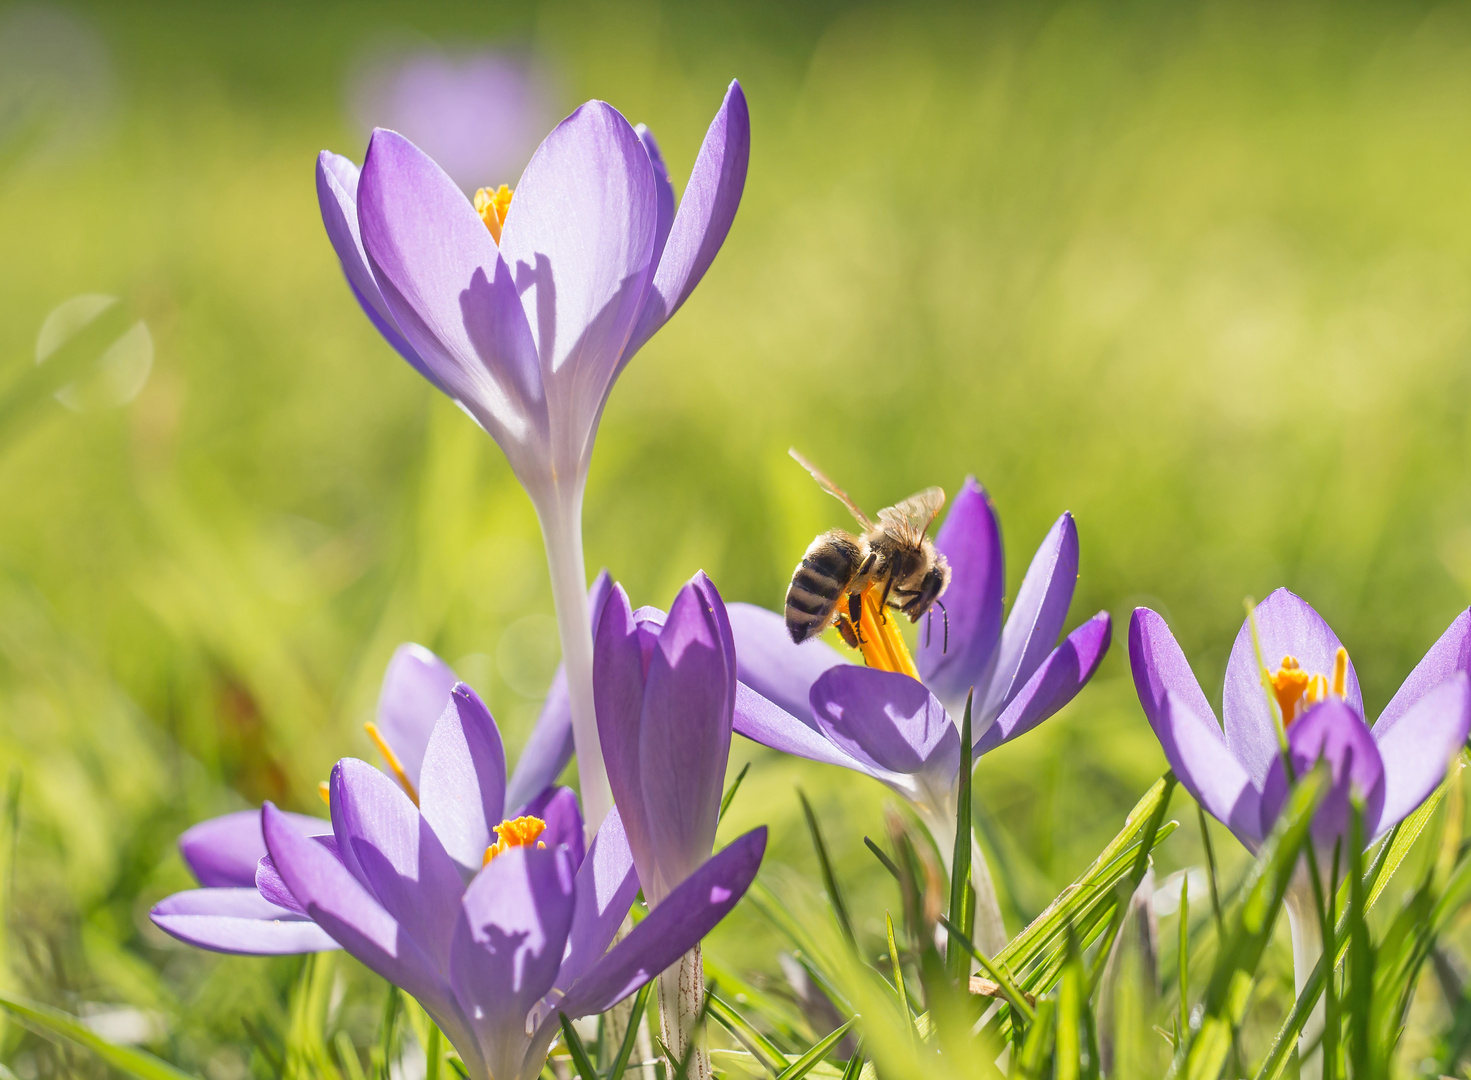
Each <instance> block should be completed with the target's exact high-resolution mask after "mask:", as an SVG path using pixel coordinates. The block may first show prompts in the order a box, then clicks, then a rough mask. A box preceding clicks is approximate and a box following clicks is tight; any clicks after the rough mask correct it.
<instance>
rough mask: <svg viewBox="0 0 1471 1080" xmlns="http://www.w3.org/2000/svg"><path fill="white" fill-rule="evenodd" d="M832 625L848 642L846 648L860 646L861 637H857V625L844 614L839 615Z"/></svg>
mask: <svg viewBox="0 0 1471 1080" xmlns="http://www.w3.org/2000/svg"><path fill="white" fill-rule="evenodd" d="M833 625H834V626H836V627H837V628H838V633H839V634H841V635H842V636H843V640H844V641H846V642H847V643H848V648H850V649H856V648H858V647H859V646H860V644H861V643H862V642H861V639H860V638H859V637H858V627H857V626H856V625H854V624H853V623H851V622H849V621H848V618H847V616H846V615H839V616H838V618H837V621H836V622H835V623H833Z"/></svg>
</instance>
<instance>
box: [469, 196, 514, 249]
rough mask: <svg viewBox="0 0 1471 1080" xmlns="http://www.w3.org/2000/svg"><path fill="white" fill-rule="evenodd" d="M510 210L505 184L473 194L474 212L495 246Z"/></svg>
mask: <svg viewBox="0 0 1471 1080" xmlns="http://www.w3.org/2000/svg"><path fill="white" fill-rule="evenodd" d="M510 210H511V189H510V188H509V187H507V186H506V185H505V184H502V185H501V186H500V187H498V188H488V187H483V188H481V189H480V190H479V191H477V192H475V212H476V213H477V214H479V215H480V220H481V221H483V222H485V227H486V228H487V229H489V230H490V235H491V237H492V238H493V239H494V240H495V242H496V243H497V244H499V243H500V242H501V229H502V228H503V227H504V226H505V224H506V214H508V213H509V212H510Z"/></svg>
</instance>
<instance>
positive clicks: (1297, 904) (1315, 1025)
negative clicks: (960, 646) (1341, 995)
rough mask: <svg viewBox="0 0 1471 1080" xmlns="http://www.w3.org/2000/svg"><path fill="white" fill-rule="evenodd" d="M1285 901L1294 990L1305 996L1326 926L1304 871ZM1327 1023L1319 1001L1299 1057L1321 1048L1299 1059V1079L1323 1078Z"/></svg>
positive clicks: (1305, 1028) (1305, 1026)
mask: <svg viewBox="0 0 1471 1080" xmlns="http://www.w3.org/2000/svg"><path fill="white" fill-rule="evenodd" d="M1285 900H1286V904H1285V906H1286V908H1287V925H1288V927H1289V928H1290V929H1291V931H1292V976H1293V988H1294V989H1295V990H1296V992H1297V994H1298V995H1299V996H1301V995H1302V991H1303V987H1304V986H1306V985H1307V981H1308V976H1310V975H1311V974H1312V973H1313V968H1314V967H1315V966H1317V963H1318V959H1319V958H1320V957H1321V956H1322V955H1323V925H1322V921H1321V919H1320V916H1319V911H1318V905H1317V902H1316V900H1315V899H1314V897H1313V888H1312V883H1311V882H1310V881H1308V879H1307V876H1306V875H1305V874H1304V873H1303V872H1302V871H1301V870H1299V872H1298V875H1297V876H1296V877H1295V878H1294V879H1293V882H1292V884H1291V885H1290V886H1288V889H1287V895H1286V897H1285ZM1326 1019H1327V1003H1326V1001H1325V1000H1324V999H1323V998H1322V997H1319V998H1318V1003H1317V1004H1316V1005H1314V1006H1313V1011H1312V1012H1311V1013H1310V1014H1309V1015H1308V1018H1307V1022H1306V1023H1304V1024H1303V1026H1302V1033H1301V1035H1300V1036H1299V1037H1298V1040H1297V1045H1298V1053H1299V1055H1301V1054H1303V1053H1304V1052H1305V1051H1306V1049H1307V1048H1308V1047H1309V1046H1313V1045H1314V1044H1317V1045H1316V1046H1314V1049H1313V1051H1312V1053H1311V1054H1309V1055H1308V1056H1307V1057H1306V1058H1301V1057H1300V1058H1299V1062H1298V1069H1299V1072H1298V1075H1299V1076H1300V1077H1301V1080H1319V1078H1320V1077H1322V1075H1323V1049H1322V1034H1323V1028H1324V1024H1325V1021H1326Z"/></svg>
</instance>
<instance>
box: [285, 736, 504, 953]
mask: <svg viewBox="0 0 1471 1080" xmlns="http://www.w3.org/2000/svg"><path fill="white" fill-rule="evenodd" d="M331 785H332V809H333V811H334V813H336V812H338V810H339V808H340V817H341V822H342V827H341V831H338V832H337V834H336V835H337V846H338V848H339V849H340V850H343V851H351V852H352V854H353V857H354V858H355V859H356V860H357V864H358V866H359V867H360V868H361V869H362V873H363V878H364V880H365V881H366V882H367V885H368V887H369V889H370V890H371V891H372V893H373V895H374V896H375V897H376V898H377V900H378V902H379V903H380V904H382V905H383V907H384V909H385V910H386V911H387V912H388V913H389V914H390V915H391V916H392V917H393V918H394V919H395V920H397V922H398V923H399V925H400V926H402V927H403V929H404V931H405V932H406V933H407V934H408V935H409V936H410V937H412V938H413V939H414V941H415V943H416V944H417V945H418V946H419V948H420V949H422V950H423V951H424V953H425V955H427V956H429V957H430V958H431V959H432V960H433V961H434V962H435V964H436V965H437V966H438V969H439V970H440V971H441V972H443V971H448V970H449V968H448V964H449V948H450V938H451V936H452V935H453V933H454V926H455V922H456V921H457V920H458V918H459V910H460V896H461V894H462V893H463V892H464V889H465V881H464V878H462V877H461V876H460V870H459V867H458V866H456V864H455V861H454V860H453V859H452V858H450V856H449V854H448V853H447V852H446V851H445V850H444V847H443V845H442V844H440V842H439V838H438V837H437V836H435V835H434V830H433V829H431V828H430V827H429V824H428V822H426V821H425V820H424V818H423V816H422V815H421V814H420V813H419V809H418V807H416V806H415V805H414V804H413V803H412V802H410V801H409V798H408V796H407V795H405V794H404V793H403V791H402V790H401V789H400V788H399V787H398V785H397V784H395V783H394V782H393V781H392V780H390V779H388V777H386V776H384V775H383V773H381V772H379V771H378V770H377V769H375V768H373V767H372V766H371V765H369V764H368V763H367V762H364V761H358V760H357V759H355V758H343V759H342V760H341V761H339V762H338V763H337V765H336V766H335V767H334V768H333V770H332V779H331ZM484 854H485V852H484V850H483V849H482V850H481V855H482V857H483V856H484ZM276 863H277V867H278V869H280V871H281V876H282V877H283V878H285V879H286V883H287V885H288V886H290V887H291V891H292V892H293V893H294V894H295V895H296V898H297V899H298V900H300V901H302V903H306V898H305V897H303V896H302V895H301V893H300V892H298V891H297V889H296V887H295V885H294V884H292V881H291V877H290V875H289V874H287V873H286V868H285V867H284V866H281V865H280V860H279V859H277V860H276ZM308 910H310V907H308ZM344 944H345V943H344Z"/></svg>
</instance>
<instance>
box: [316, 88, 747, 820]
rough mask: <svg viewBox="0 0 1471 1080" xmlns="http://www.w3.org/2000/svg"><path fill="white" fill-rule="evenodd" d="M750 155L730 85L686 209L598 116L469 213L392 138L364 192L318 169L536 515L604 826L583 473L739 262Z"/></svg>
mask: <svg viewBox="0 0 1471 1080" xmlns="http://www.w3.org/2000/svg"><path fill="white" fill-rule="evenodd" d="M749 151H750V122H749V117H748V115H747V111H746V103H745V97H744V95H743V94H742V92H741V89H740V86H739V85H738V84H736V83H732V84H731V86H730V88H729V90H728V92H727V93H726V96H725V100H724V102H723V103H722V104H721V107H720V110H719V111H718V112H717V113H716V115H715V119H714V121H713V122H712V123H711V125H710V129H709V131H708V133H707V134H706V136H705V141H704V144H703V145H702V147H701V148H700V153H699V155H698V157H697V158H696V161H695V166H694V170H693V172H692V173H691V176H690V181H689V184H688V185H687V187H686V189H685V192H684V198H683V199H682V200H680V201H679V203H678V206H677V209H676V202H675V198H674V189H673V185H672V184H671V183H670V180H669V176H668V173H667V171H666V170H665V168H664V162H663V158H662V157H661V155H660V153H659V149H658V146H657V144H656V143H655V141H654V138H653V136H652V135H651V134H650V133H649V132H648V131H647V130H644V129H642V128H640V129H635V128H633V127H632V126H630V125H629V123H628V122H627V121H626V120H625V119H624V118H623V117H622V115H620V114H619V113H618V111H617V110H616V109H614V108H612V106H610V105H607V104H605V103H603V102H600V101H591V102H588V103H587V104H585V105H583V106H582V107H580V108H579V109H578V110H577V111H576V112H574V113H573V114H572V115H571V116H569V117H568V118H567V119H566V120H564V121H562V123H561V124H559V125H558V126H557V127H556V128H555V129H554V130H553V131H552V133H551V134H550V135H548V136H547V137H546V139H545V140H544V141H543V142H542V144H541V147H540V148H539V149H538V150H537V152H536V154H535V155H534V156H533V157H532V159H531V163H530V164H529V165H528V166H527V167H526V171H525V172H524V173H523V174H522V176H521V179H520V181H519V182H518V183H517V185H516V187H515V190H514V194H513V193H512V191H511V189H509V188H507V187H504V186H502V187H501V188H499V189H495V190H492V189H490V188H486V189H482V190H481V191H480V192H477V194H476V198H475V202H474V204H472V203H471V201H470V200H469V199H466V197H465V196H464V194H463V193H462V192H461V191H460V189H459V188H458V187H457V186H456V185H455V183H454V181H453V180H452V179H451V178H450V177H449V176H448V175H446V174H445V172H444V171H443V170H442V169H441V168H440V167H439V166H438V165H436V164H435V163H434V162H433V161H432V160H431V159H430V158H429V157H428V156H426V155H425V154H424V153H423V152H422V151H420V150H419V149H418V148H417V147H415V146H414V145H413V144H412V143H410V142H409V141H408V140H407V139H405V138H404V137H403V136H401V135H399V134H397V133H395V132H392V131H386V130H382V129H379V130H376V131H375V132H374V133H373V137H372V140H371V142H370V143H369V146H368V154H367V158H366V159H365V161H364V163H363V168H362V172H361V174H359V172H358V170H357V168H356V167H355V166H354V165H353V164H352V163H351V162H350V161H348V160H347V159H346V158H342V157H339V156H337V155H334V154H330V153H326V152H324V153H323V154H322V155H321V156H320V158H319V159H318V162H317V193H318V198H319V201H320V203H321V208H322V218H323V221H324V223H325V224H326V227H327V235H328V237H329V238H330V239H331V241H332V245H333V247H334V248H335V249H336V251H337V255H338V258H339V259H340V260H341V262H342V266H343V270H344V272H345V273H346V276H347V279H348V284H349V286H350V287H351V288H352V290H353V293H354V294H355V295H356V297H357V299H358V301H359V303H360V304H362V306H363V310H364V311H365V312H366V314H367V316H368V318H369V319H370V320H371V321H372V323H373V325H374V326H376V327H377V328H378V330H379V331H380V332H381V333H382V334H383V336H384V337H385V338H386V339H387V340H388V342H389V343H390V344H391V345H392V346H393V347H394V348H395V349H397V350H398V352H399V353H400V354H401V355H402V356H403V357H404V358H405V359H406V360H408V362H409V363H410V364H412V365H413V366H414V368H415V369H416V370H418V371H419V373H420V374H422V375H423V376H424V377H425V378H427V379H428V380H429V381H430V382H431V383H433V384H434V385H435V386H436V387H438V388H439V389H440V390H441V391H442V392H444V393H445V394H446V395H448V396H449V397H450V398H452V399H454V401H455V402H456V403H457V404H459V405H460V407H461V408H463V409H464V410H465V412H466V413H468V414H469V415H470V416H471V417H472V418H473V419H474V420H475V421H476V423H478V424H479V425H480V426H481V427H483V428H484V429H485V430H486V431H487V432H488V433H489V434H490V435H491V437H492V438H494V439H495V440H496V442H497V443H498V444H499V445H500V447H501V449H502V451H503V452H504V453H505V455H506V457H507V459H508V460H509V462H510V464H511V467H512V469H513V470H514V471H515V473H516V475H517V477H518V478H519V479H520V481H521V483H522V485H523V486H524V487H525V488H526V491H527V493H528V494H529V495H530V496H531V500H532V502H533V504H534V505H535V506H536V511H537V515H538V518H539V519H540V522H541V526H542V535H543V538H544V540H545V542H546V548H547V559H548V563H549V566H550V570H551V580H552V593H553V599H554V601H555V604H556V609H557V620H558V627H559V630H560V633H561V638H562V652H563V656H564V659H565V662H566V666H567V687H568V692H569V700H570V703H571V708H572V716H573V733H574V739H575V741H576V745H577V759H578V769H579V772H580V775H581V779H582V791H583V798H584V800H585V801H586V807H587V810H588V817H589V824H590V825H594V826H595V825H596V823H597V822H599V821H601V820H602V815H603V814H604V813H605V812H606V810H607V807H608V804H609V794H608V790H607V778H606V776H605V774H604V771H603V768H602V762H601V757H600V754H599V747H598V737H597V725H596V720H595V718H594V714H593V705H592V623H591V619H590V614H589V611H588V609H587V606H586V601H585V589H586V574H585V571H584V568H583V557H582V498H583V490H584V487H585V484H586V478H587V468H588V463H589V461H590V459H591V456H592V448H593V442H594V439H595V437H596V434H597V427H598V422H599V420H600V419H601V417H602V413H603V408H604V406H605V405H606V404H607V400H608V395H609V393H610V392H611V391H612V388H613V383H614V381H615V380H616V379H617V377H618V374H619V372H621V371H622V370H623V368H624V366H625V365H626V364H627V363H628V361H629V360H630V359H631V358H632V356H633V354H634V353H635V352H636V351H637V350H638V349H639V348H640V347H641V346H642V345H643V344H644V342H646V341H647V340H648V339H649V338H650V337H651V336H652V335H653V334H654V333H655V331H657V330H658V329H659V328H660V327H661V326H662V325H663V324H664V323H665V322H666V321H667V320H668V319H669V317H670V316H671V315H673V314H674V312H675V311H676V310H677V309H678V308H679V307H680V305H681V304H683V303H684V301H685V299H686V298H687V297H688V296H689V294H690V292H691V291H692V290H693V289H694V287H695V285H696V284H698V283H699V280H700V278H701V277H703V276H704V274H705V271H706V270H707V269H709V266H710V263H711V261H712V260H713V259H714V258H715V254H716V252H718V251H719V249H720V246H721V244H722V243H723V242H724V240H725V236H726V233H727V232H728V231H729V229H730V225H731V222H732V220H733V219H734V217H735V212H736V207H737V206H738V205H739V203H740V197H741V192H742V190H743V188H744V185H745V176H746V165H747V161H748V158H749ZM488 179H489V178H488Z"/></svg>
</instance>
